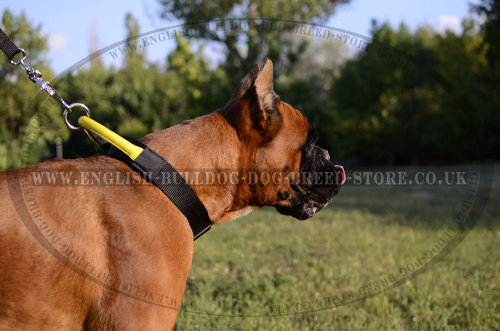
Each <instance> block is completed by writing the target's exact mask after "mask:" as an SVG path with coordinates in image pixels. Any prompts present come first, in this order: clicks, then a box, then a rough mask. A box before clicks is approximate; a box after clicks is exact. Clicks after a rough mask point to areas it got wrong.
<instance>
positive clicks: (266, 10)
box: [159, 0, 348, 85]
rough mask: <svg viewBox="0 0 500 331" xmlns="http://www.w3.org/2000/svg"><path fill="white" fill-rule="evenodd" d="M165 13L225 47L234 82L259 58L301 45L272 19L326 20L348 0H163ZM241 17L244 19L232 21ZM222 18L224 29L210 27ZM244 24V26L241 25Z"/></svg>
mask: <svg viewBox="0 0 500 331" xmlns="http://www.w3.org/2000/svg"><path fill="white" fill-rule="evenodd" d="M159 2H160V4H161V5H162V6H163V11H162V14H161V15H162V17H164V18H172V17H173V18H176V19H180V20H181V21H182V22H183V23H184V24H186V25H187V26H194V27H195V29H194V30H192V31H193V32H192V33H191V34H190V37H194V38H200V39H203V40H206V41H212V42H216V43H218V44H219V45H221V46H222V47H223V48H224V52H225V55H226V59H225V61H224V62H223V64H222V65H223V66H224V69H225V70H226V72H227V74H228V76H229V80H230V82H231V85H233V84H236V82H237V81H238V80H239V79H240V78H241V77H239V76H240V75H241V71H242V68H251V67H252V66H253V64H255V63H256V62H257V60H258V59H259V58H262V57H263V56H269V57H270V58H271V59H272V60H274V61H278V60H279V59H280V58H281V57H285V58H287V57H288V58H293V57H294V56H296V55H297V52H296V51H297V48H294V47H290V46H291V43H290V39H287V38H281V37H282V35H283V32H281V31H277V29H274V28H269V26H268V24H269V21H267V22H266V21H262V20H260V21H259V20H257V19H258V18H264V19H282V20H291V21H298V22H315V23H320V22H325V21H326V20H327V19H328V18H329V17H330V16H331V15H332V14H333V13H334V11H335V8H336V7H337V6H338V5H339V4H341V3H347V2H348V0H320V1H317V0H305V1H304V0H292V1H285V0H276V1H266V0H249V1H244V0H228V1H198V0H159ZM236 18H239V19H241V20H237V21H233V22H232V21H231V20H232V19H236ZM213 21H218V23H217V25H218V27H220V28H221V29H216V30H214V29H210V28H208V27H207V26H206V25H204V24H200V23H206V22H213ZM241 27H242V28H241Z"/></svg>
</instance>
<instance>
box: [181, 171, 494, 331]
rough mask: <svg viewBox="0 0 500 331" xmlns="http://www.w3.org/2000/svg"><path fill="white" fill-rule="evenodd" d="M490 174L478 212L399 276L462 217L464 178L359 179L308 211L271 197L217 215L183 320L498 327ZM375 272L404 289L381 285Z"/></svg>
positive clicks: (272, 326)
mask: <svg viewBox="0 0 500 331" xmlns="http://www.w3.org/2000/svg"><path fill="white" fill-rule="evenodd" d="M498 170H500V169H499V167H498V166H497V174H498ZM483 175H484V174H483ZM486 176H488V182H490V181H491V182H493V189H492V192H491V194H490V195H489V201H488V204H487V206H486V209H485V210H484V211H483V212H482V213H481V215H480V218H479V222H478V223H477V224H476V225H475V226H474V228H472V230H470V231H469V232H468V233H464V234H466V237H465V239H464V240H463V241H462V242H461V243H460V244H459V245H458V246H457V247H456V248H454V249H453V250H451V252H450V253H449V254H447V255H446V256H445V257H444V258H442V259H441V260H440V261H439V262H438V263H436V264H433V265H431V266H430V267H424V269H422V270H423V272H422V273H421V274H419V275H414V274H413V275H412V277H409V278H408V279H404V280H403V281H402V283H401V284H397V283H396V282H395V280H396V279H397V278H398V277H399V278H404V277H402V275H403V273H402V271H401V268H403V269H404V270H403V271H404V273H405V274H406V273H407V274H411V270H417V269H419V265H420V264H421V265H422V266H423V265H424V263H420V262H422V261H423V262H428V261H427V260H425V259H426V254H425V252H426V251H428V250H431V248H432V247H433V245H434V244H436V243H437V242H438V241H439V238H442V236H443V233H444V232H445V231H446V229H447V228H449V226H450V224H452V223H453V222H454V217H455V214H456V211H457V210H459V209H460V207H461V206H462V205H463V202H464V199H466V195H467V192H466V189H465V188H464V187H463V186H461V187H459V186H447V187H442V186H440V187H434V186H432V187H431V186H420V187H419V186H366V185H352V184H351V185H347V186H346V187H344V188H343V189H342V191H341V193H340V194H339V196H338V197H337V198H336V200H335V202H334V204H333V206H332V207H328V208H327V209H325V210H323V211H322V212H320V213H319V214H317V215H316V216H315V217H314V218H312V219H310V220H308V221H306V222H300V221H297V220H294V219H292V218H289V217H284V216H281V215H279V214H278V213H277V212H276V211H275V210H274V209H272V208H268V209H267V208H265V209H263V210H260V211H258V212H254V213H252V214H250V215H248V216H246V217H244V218H240V219H238V220H235V221H233V222H231V223H228V224H224V225H221V226H217V227H215V228H214V229H213V230H212V231H210V232H209V233H208V234H207V235H205V236H204V237H202V238H201V239H199V240H198V241H197V242H196V244H195V254H194V261H193V267H192V270H191V273H190V276H189V280H188V288H187V290H186V294H185V297H184V301H183V306H184V307H185V309H186V310H189V311H181V312H180V313H179V317H178V320H177V326H176V329H177V330H216V329H219V330H227V329H235V330H338V329H345V330H359V329H363V330H380V329H382V330H385V329H394V330H402V329H405V330H407V329H410V330H441V329H460V330H462V329H469V330H482V329H486V330H495V329H496V330H498V329H500V243H499V239H500V185H499V179H498V176H496V178H495V176H494V173H493V172H492V171H490V172H489V173H488V174H486ZM461 234H462V233H461V232H459V233H458V234H457V235H461ZM436 255H437V253H436ZM429 256H430V254H429V255H427V257H429ZM419 257H420V258H421V260H420V262H417V261H419V260H418V258H419ZM433 258H434V256H432V257H429V259H428V260H429V261H433V262H434V261H436V260H433ZM412 266H413V267H412ZM389 275H393V276H395V275H396V276H395V277H393V278H391V277H390V276H389ZM397 275H399V276H397ZM413 276H414V277H413ZM378 280H385V282H378ZM375 283H378V284H381V285H380V286H379V287H377V288H384V287H386V286H390V285H394V288H392V289H386V290H384V291H382V293H377V291H375V290H374V286H372V287H371V288H368V287H367V284H372V285H373V284H375ZM369 289H371V290H369ZM370 293H371V294H373V295H372V296H367V294H370ZM349 295H352V296H351V297H349ZM343 296H344V299H345V300H344V301H342V297H343ZM351 299H355V300H354V301H353V302H351ZM327 306H334V307H332V308H327ZM312 309H319V310H316V311H312V312H304V311H310V310H312ZM277 314H282V315H281V316H276V315H277ZM250 316H259V317H250Z"/></svg>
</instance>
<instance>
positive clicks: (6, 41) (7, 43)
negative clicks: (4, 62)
mask: <svg viewBox="0 0 500 331" xmlns="http://www.w3.org/2000/svg"><path fill="white" fill-rule="evenodd" d="M0 48H1V49H2V52H4V53H5V55H7V58H8V59H9V60H12V59H13V58H14V56H16V54H17V53H20V52H21V51H20V50H19V48H18V47H17V46H16V44H14V42H13V41H12V40H10V38H9V37H7V35H6V34H5V32H3V30H2V29H0Z"/></svg>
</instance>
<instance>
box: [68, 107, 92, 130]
mask: <svg viewBox="0 0 500 331" xmlns="http://www.w3.org/2000/svg"><path fill="white" fill-rule="evenodd" d="M74 107H82V108H83V109H84V110H85V113H86V115H87V116H88V117H90V110H89V108H88V107H87V106H85V105H84V104H83V103H79V102H75V103H72V104H71V105H69V106H68V107H67V108H65V109H64V111H63V116H64V123H66V125H67V126H68V128H70V130H73V131H77V130H80V129H81V128H82V127H81V126H74V125H73V124H71V123H70V122H69V121H68V113H71V111H72V110H73V108H74Z"/></svg>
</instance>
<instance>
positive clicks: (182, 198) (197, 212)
mask: <svg viewBox="0 0 500 331" xmlns="http://www.w3.org/2000/svg"><path fill="white" fill-rule="evenodd" d="M87 133H88V134H89V136H90V137H91V138H92V140H94V141H95V142H96V143H97V144H98V145H99V147H101V149H102V150H103V151H104V152H105V153H106V155H108V156H110V157H112V158H115V159H117V160H120V161H122V162H123V163H125V164H126V165H128V166H129V167H130V168H132V170H134V171H137V172H138V173H139V174H140V175H141V176H142V177H143V178H144V179H146V180H147V181H148V182H150V183H152V184H154V185H155V186H156V187H158V188H159V189H160V190H161V191H162V192H163V193H164V194H165V195H166V196H167V197H168V198H169V199H170V200H171V201H172V202H173V203H174V205H175V206H176V207H177V208H178V209H179V210H180V211H181V212H182V213H183V214H184V216H185V217H186V218H187V220H188V222H189V225H190V226H191V230H193V235H194V240H196V239H198V238H199V237H200V236H202V235H203V234H204V233H205V232H207V231H208V230H210V228H211V226H212V222H211V221H210V218H209V217H208V212H207V210H206V208H205V206H204V205H203V203H201V201H200V199H199V198H198V196H197V195H196V193H194V191H193V189H191V187H190V186H189V185H188V184H187V183H186V181H185V180H184V178H183V177H182V176H181V174H179V172H178V171H177V170H175V168H174V167H173V166H172V165H171V164H170V163H168V161H167V160H165V159H164V158H163V157H161V156H160V155H159V154H158V153H156V152H155V151H154V150H152V149H151V148H149V147H148V146H146V145H144V144H143V143H141V142H139V141H137V140H135V139H132V138H129V137H124V138H125V139H127V140H128V141H130V142H131V143H133V144H134V145H137V146H139V147H142V148H144V150H143V152H142V153H141V154H140V155H139V156H138V157H137V158H136V159H135V160H134V161H132V160H131V159H130V158H129V157H128V156H127V155H126V154H125V153H123V152H122V151H121V150H120V149H118V148H116V147H115V146H113V145H112V144H111V143H109V142H108V141H106V140H105V139H103V138H101V137H100V136H98V135H97V134H95V133H93V132H92V131H89V130H88V131H87ZM165 174H168V178H169V179H170V180H171V181H172V183H166V182H165V177H166V176H165Z"/></svg>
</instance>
